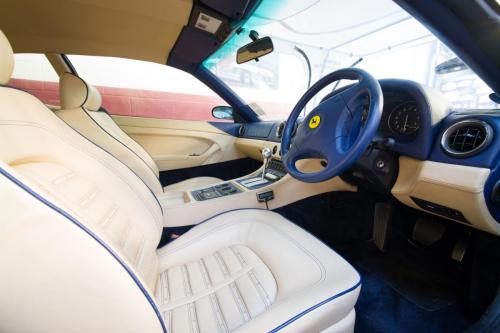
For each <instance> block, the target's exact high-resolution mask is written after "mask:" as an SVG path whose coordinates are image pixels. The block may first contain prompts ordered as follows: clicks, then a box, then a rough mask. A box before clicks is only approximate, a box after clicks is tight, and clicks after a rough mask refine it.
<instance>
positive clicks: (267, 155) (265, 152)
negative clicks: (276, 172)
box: [262, 147, 273, 180]
mask: <svg viewBox="0 0 500 333" xmlns="http://www.w3.org/2000/svg"><path fill="white" fill-rule="evenodd" d="M272 156H273V152H272V150H271V149H270V148H267V147H266V148H264V149H262V159H263V160H264V169H263V170H262V180H264V176H265V175H266V170H267V165H268V164H269V160H270V159H271V157H272Z"/></svg>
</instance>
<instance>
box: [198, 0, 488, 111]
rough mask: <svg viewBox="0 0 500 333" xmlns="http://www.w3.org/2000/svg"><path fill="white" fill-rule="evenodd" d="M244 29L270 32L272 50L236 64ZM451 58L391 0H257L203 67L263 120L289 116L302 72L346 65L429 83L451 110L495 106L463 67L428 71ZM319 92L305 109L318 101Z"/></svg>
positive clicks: (302, 83) (245, 39)
mask: <svg viewBox="0 0 500 333" xmlns="http://www.w3.org/2000/svg"><path fill="white" fill-rule="evenodd" d="M250 30H255V31H257V32H258V33H259V35H260V36H261V37H263V36H270V37H271V38H272V40H273V43H274V52H273V53H271V54H269V55H266V56H264V57H262V58H260V59H259V61H258V62H257V61H250V62H248V63H245V64H241V65H237V64H236V50H237V49H238V47H240V46H242V45H244V44H247V43H249V42H250V38H249V36H248V34H249V31H250ZM301 51H302V52H301ZM303 54H305V55H306V56H305V57H304V55H303ZM455 57H456V56H455V55H454V54H453V52H452V51H450V50H449V49H448V48H447V47H446V46H445V45H444V44H443V43H441V42H440V41H439V40H438V39H437V38H436V37H434V36H433V35H432V34H431V33H430V32H429V31H428V30H427V29H426V28H425V27H424V26H423V25H421V24H420V23H419V22H418V21H416V20H415V19H414V18H412V17H411V16H410V15H409V14H408V13H407V12H405V11H404V10H402V9H401V8H400V7H398V6H397V5H396V4H395V3H394V2H392V1H391V0H351V1H344V0H328V1H320V0H293V1H271V0H264V1H263V2H262V4H261V5H260V6H259V8H257V10H256V12H255V13H254V14H253V16H252V17H251V18H250V19H249V20H248V21H247V23H246V24H245V26H244V29H243V31H242V32H241V33H240V34H239V35H235V36H234V37H232V38H231V40H229V41H228V42H227V43H226V44H225V45H224V46H223V47H222V48H221V49H220V50H218V51H217V52H216V53H214V54H213V55H212V56H210V57H209V58H208V59H207V60H205V62H204V65H205V66H206V67H207V68H209V69H210V70H211V71H212V72H213V73H214V74H215V75H217V76H218V77H219V78H220V79H222V80H223V81H224V82H225V83H226V84H227V85H229V86H230V87H231V88H232V89H233V90H234V91H235V92H236V93H237V94H238V95H240V97H242V98H243V99H244V100H245V101H246V102H247V103H248V104H249V105H250V106H251V107H252V109H253V110H254V111H255V112H256V113H257V114H258V115H259V116H260V118H261V119H263V120H274V119H286V118H287V117H288V114H289V113H290V111H291V110H292V108H293V106H294V105H295V103H296V102H297V101H298V99H299V98H300V97H301V96H302V94H303V93H304V92H305V91H306V89H307V88H308V81H309V73H310V74H311V82H312V84H313V83H314V82H316V81H317V80H318V79H319V78H321V77H322V76H324V75H326V74H328V73H329V72H332V71H334V70H336V69H339V68H344V67H349V66H352V65H353V64H355V66H356V67H359V68H362V69H365V70H367V71H368V72H369V73H371V74H372V75H374V76H375V77H376V78H378V79H383V78H401V79H409V80H413V81H417V82H420V83H422V84H425V85H428V86H431V87H434V88H436V89H437V90H439V91H441V92H442V93H443V94H444V95H446V96H447V97H448V99H449V100H450V102H451V103H452V105H453V107H455V108H469V109H472V108H495V107H498V105H496V104H495V103H493V102H492V101H491V100H490V99H489V96H488V95H489V94H490V93H491V92H492V91H491V89H490V88H489V87H488V86H487V85H486V84H485V83H484V82H483V81H482V80H481V79H480V78H479V77H478V76H477V75H476V74H475V73H474V72H472V71H471V70H470V69H469V68H468V67H467V66H465V65H463V66H447V67H446V66H444V67H441V70H437V71H436V70H435V67H436V66H437V65H439V64H442V63H443V62H445V61H447V60H452V59H454V58H455ZM306 58H307V59H308V60H306ZM308 61H309V63H310V69H311V70H310V72H309V69H308V63H307V62H308ZM456 61H458V62H459V63H461V62H460V61H459V60H458V59H456ZM452 63H453V60H452ZM443 68H444V70H443ZM446 68H448V70H446ZM438 73H439V74H438ZM342 84H346V82H342V83H341V85H342ZM331 89H332V88H331V87H330V88H329V89H325V90H324V91H322V92H321V94H326V93H328V92H330V91H331ZM321 94H320V96H318V98H316V99H315V100H314V101H312V102H311V103H310V104H309V105H308V106H307V108H306V111H307V109H308V110H310V109H311V108H312V107H313V106H314V104H317V103H318V102H319V101H320V100H321Z"/></svg>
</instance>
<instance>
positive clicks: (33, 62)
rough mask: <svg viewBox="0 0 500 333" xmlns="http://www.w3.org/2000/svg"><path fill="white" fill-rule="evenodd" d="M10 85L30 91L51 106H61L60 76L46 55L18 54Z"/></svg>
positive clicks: (15, 57)
mask: <svg viewBox="0 0 500 333" xmlns="http://www.w3.org/2000/svg"><path fill="white" fill-rule="evenodd" d="M14 61H15V66H14V73H12V79H11V80H10V82H9V85H11V86H13V87H16V88H20V89H23V90H26V91H28V92H29V93H31V94H33V95H34V96H36V97H38V99H40V100H41V101H42V102H43V103H45V104H47V105H49V106H57V105H59V76H58V75H57V73H56V71H55V70H54V68H53V67H52V65H51V64H50V62H49V61H48V60H47V57H45V55H44V54H36V53H17V54H15V55H14Z"/></svg>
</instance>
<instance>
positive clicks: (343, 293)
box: [269, 280, 361, 333]
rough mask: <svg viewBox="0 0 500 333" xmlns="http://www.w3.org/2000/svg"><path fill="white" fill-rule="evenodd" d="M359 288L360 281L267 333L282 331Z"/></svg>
mask: <svg viewBox="0 0 500 333" xmlns="http://www.w3.org/2000/svg"><path fill="white" fill-rule="evenodd" d="M359 286H361V280H360V281H358V283H356V284H355V285H354V286H352V287H351V288H349V289H346V290H344V291H342V292H340V293H338V294H335V295H333V296H331V297H329V298H327V299H325V300H324V301H322V302H320V303H318V304H316V305H313V306H311V307H310V308H308V309H306V310H304V311H302V312H301V313H299V314H298V315H296V316H295V317H292V318H290V319H288V320H287V321H285V322H284V323H283V324H281V325H279V326H277V327H275V328H274V329H272V330H270V331H269V333H274V332H278V331H280V330H282V329H283V328H285V327H286V326H288V325H290V324H291V323H293V322H294V321H296V320H298V319H300V318H301V317H303V316H305V315H306V314H308V313H309V312H311V311H313V310H315V309H317V308H319V307H320V306H322V305H325V304H326V303H329V302H331V301H333V300H334V299H337V298H339V297H341V296H343V295H345V294H348V293H350V292H351V291H353V290H355V289H357V288H358V287H359Z"/></svg>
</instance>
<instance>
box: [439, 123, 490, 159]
mask: <svg viewBox="0 0 500 333" xmlns="http://www.w3.org/2000/svg"><path fill="white" fill-rule="evenodd" d="M492 138H493V129H492V128H491V126H490V125H488V124H487V123H486V122H484V121H482V120H476V119H469V120H463V121H459V122H457V123H455V124H453V125H451V126H450V127H448V128H447V129H446V131H444V133H443V136H442V137H441V147H442V148H443V149H444V151H445V152H446V153H447V154H448V155H451V156H454V157H459V158H464V157H469V156H472V155H476V154H478V153H479V152H480V151H482V150H483V149H485V148H486V147H487V146H488V144H489V143H490V142H491V139H492Z"/></svg>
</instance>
